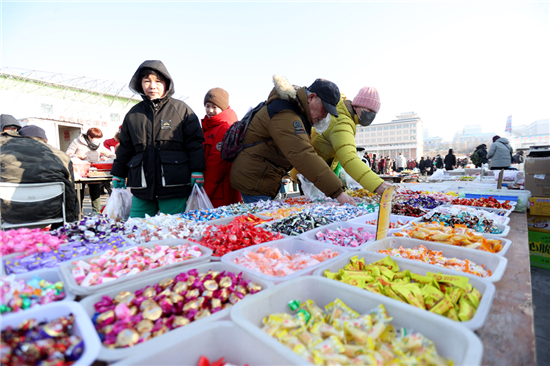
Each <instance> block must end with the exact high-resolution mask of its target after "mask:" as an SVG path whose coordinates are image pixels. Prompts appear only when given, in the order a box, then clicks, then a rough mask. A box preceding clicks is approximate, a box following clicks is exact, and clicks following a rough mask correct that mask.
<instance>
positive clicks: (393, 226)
mask: <svg viewBox="0 0 550 366" xmlns="http://www.w3.org/2000/svg"><path fill="white" fill-rule="evenodd" d="M410 221H412V219H411V220H410ZM410 221H405V220H402V219H397V220H396V221H393V222H390V225H389V228H390V229H399V228H400V227H403V226H406V225H407V224H408V223H409V222H410ZM362 224H366V225H372V226H377V225H378V220H376V219H375V220H366V221H365V222H362Z"/></svg>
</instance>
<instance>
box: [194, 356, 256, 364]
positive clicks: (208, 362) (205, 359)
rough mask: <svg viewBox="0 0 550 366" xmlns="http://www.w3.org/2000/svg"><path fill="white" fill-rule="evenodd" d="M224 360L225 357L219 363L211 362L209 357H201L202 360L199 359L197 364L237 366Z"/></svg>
mask: <svg viewBox="0 0 550 366" xmlns="http://www.w3.org/2000/svg"><path fill="white" fill-rule="evenodd" d="M224 359H225V357H222V358H220V359H219V360H217V361H210V360H209V359H208V358H207V357H204V356H201V358H199V363H197V366H236V365H235V364H234V363H230V362H225V361H224ZM245 366H247V365H245Z"/></svg>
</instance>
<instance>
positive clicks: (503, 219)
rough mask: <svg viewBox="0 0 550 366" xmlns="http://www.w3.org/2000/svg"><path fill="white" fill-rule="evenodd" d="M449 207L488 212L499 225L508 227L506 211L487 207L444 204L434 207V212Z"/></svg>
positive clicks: (508, 220)
mask: <svg viewBox="0 0 550 366" xmlns="http://www.w3.org/2000/svg"><path fill="white" fill-rule="evenodd" d="M449 207H456V208H457V209H462V208H464V209H465V210H468V209H470V210H472V209H473V210H476V211H486V212H489V213H492V214H493V216H496V220H500V221H497V223H499V224H502V225H508V223H509V222H510V217H509V216H508V215H509V213H508V211H506V210H499V209H496V208H488V207H478V206H462V205H451V204H448V203H447V204H444V205H441V206H438V207H436V208H435V209H434V210H437V209H439V208H449ZM432 212H433V211H430V212H429V213H432ZM500 212H502V213H506V215H499V214H498V213H500Z"/></svg>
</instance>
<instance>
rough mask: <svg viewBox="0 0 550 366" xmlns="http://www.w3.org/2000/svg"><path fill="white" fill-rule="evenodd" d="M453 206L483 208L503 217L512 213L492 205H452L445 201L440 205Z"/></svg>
mask: <svg viewBox="0 0 550 366" xmlns="http://www.w3.org/2000/svg"><path fill="white" fill-rule="evenodd" d="M447 205H448V206H455V207H469V208H476V209H478V210H485V211H489V212H493V213H495V214H501V216H503V217H508V218H509V216H510V213H512V211H510V210H503V209H501V208H492V207H481V206H465V205H453V204H450V203H446V204H445V205H442V206H447Z"/></svg>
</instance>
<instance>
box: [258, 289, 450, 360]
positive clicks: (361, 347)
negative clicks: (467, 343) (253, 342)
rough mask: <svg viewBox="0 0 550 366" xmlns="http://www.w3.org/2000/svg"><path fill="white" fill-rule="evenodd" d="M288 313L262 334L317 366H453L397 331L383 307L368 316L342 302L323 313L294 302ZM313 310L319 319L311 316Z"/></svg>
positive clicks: (426, 343) (428, 345) (418, 339)
mask: <svg viewBox="0 0 550 366" xmlns="http://www.w3.org/2000/svg"><path fill="white" fill-rule="evenodd" d="M289 308H290V310H291V311H292V312H293V313H292V314H288V313H278V314H270V315H268V316H266V317H265V318H264V319H263V328H262V329H263V330H264V331H265V332H266V333H267V334H269V335H270V336H272V337H274V338H276V339H277V340H278V341H279V342H281V343H283V344H284V345H285V346H287V347H288V348H290V349H292V350H293V351H294V352H295V353H297V354H298V355H300V356H301V357H303V358H304V359H305V360H307V361H308V362H311V363H314V364H315V365H336V364H342V365H383V364H390V363H392V364H418V365H452V364H453V362H452V361H451V360H448V359H445V358H443V357H441V356H440V355H438V353H437V350H436V348H435V345H434V343H433V342H432V341H430V340H428V339H427V338H425V337H424V336H422V335H421V334H418V333H410V332H409V331H408V330H407V329H403V328H401V329H395V328H394V326H393V325H392V324H391V321H392V318H391V317H390V316H389V315H388V313H387V312H386V309H385V308H384V306H383V305H379V306H378V307H376V308H374V309H372V310H371V311H370V312H368V313H366V314H359V313H358V312H356V311H354V310H353V309H351V308H350V307H349V306H347V304H345V303H344V302H342V301H341V300H340V299H335V300H334V301H333V302H331V303H330V304H328V305H326V306H325V307H324V308H321V307H319V306H318V305H316V304H315V302H314V301H313V300H307V301H305V302H304V303H302V304H300V302H299V301H298V300H293V301H290V302H289ZM310 309H315V310H314V312H316V313H319V314H318V315H316V316H313V315H312V314H311V313H309V311H310ZM304 313H308V314H304ZM308 319H309V320H308ZM286 324H292V325H293V326H292V327H288V326H286Z"/></svg>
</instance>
